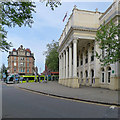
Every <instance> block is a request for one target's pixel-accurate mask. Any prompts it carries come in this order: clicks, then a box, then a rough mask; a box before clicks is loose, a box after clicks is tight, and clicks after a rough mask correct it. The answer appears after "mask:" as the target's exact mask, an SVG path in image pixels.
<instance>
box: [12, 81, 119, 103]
mask: <svg viewBox="0 0 120 120" xmlns="http://www.w3.org/2000/svg"><path fill="white" fill-rule="evenodd" d="M14 86H17V87H20V88H25V89H29V90H32V91H36V92H41V93H44V94H50V95H55V96H58V97H67V98H69V99H78V100H83V101H88V102H97V103H103V104H110V105H118V91H113V90H108V89H102V88H92V87H86V86H81V87H80V88H69V87H65V86H63V85H60V84H58V83H57V82H55V81H49V82H48V83H22V84H15V85H14ZM119 93H120V91H119ZM119 105H120V103H119Z"/></svg>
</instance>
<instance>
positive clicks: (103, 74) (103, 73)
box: [102, 68, 105, 83]
mask: <svg viewBox="0 0 120 120" xmlns="http://www.w3.org/2000/svg"><path fill="white" fill-rule="evenodd" d="M104 82H105V71H104V68H102V83H104Z"/></svg>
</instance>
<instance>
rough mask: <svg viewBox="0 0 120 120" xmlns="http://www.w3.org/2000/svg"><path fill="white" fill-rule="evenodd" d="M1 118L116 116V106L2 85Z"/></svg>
mask: <svg viewBox="0 0 120 120" xmlns="http://www.w3.org/2000/svg"><path fill="white" fill-rule="evenodd" d="M2 88H3V89H2V93H3V94H2V105H3V106H2V116H3V118H117V117H118V108H117V107H115V108H114V107H110V106H104V105H97V104H91V103H83V102H76V101H71V100H66V99H59V98H54V97H50V96H45V95H41V94H37V93H32V92H28V91H25V90H21V89H18V88H14V87H13V86H6V85H3V86H2Z"/></svg>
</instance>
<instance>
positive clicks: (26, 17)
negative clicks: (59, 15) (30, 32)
mask: <svg viewBox="0 0 120 120" xmlns="http://www.w3.org/2000/svg"><path fill="white" fill-rule="evenodd" d="M27 1H28V2H13V1H12V0H11V1H10V2H0V8H1V9H0V15H1V16H0V21H1V22H0V50H1V51H8V50H9V49H10V47H11V46H12V44H11V43H8V42H7V40H6V38H7V31H6V30H5V27H6V26H7V27H15V26H16V25H18V26H19V27H21V26H22V25H24V26H29V27H31V26H32V24H33V22H34V21H33V16H32V14H33V12H36V11H35V7H36V5H35V2H30V1H29V0H27ZM43 2H46V6H50V8H51V9H52V10H54V8H55V7H58V5H61V3H60V2H59V1H57V2H56V1H55V0H46V1H45V0H43Z"/></svg>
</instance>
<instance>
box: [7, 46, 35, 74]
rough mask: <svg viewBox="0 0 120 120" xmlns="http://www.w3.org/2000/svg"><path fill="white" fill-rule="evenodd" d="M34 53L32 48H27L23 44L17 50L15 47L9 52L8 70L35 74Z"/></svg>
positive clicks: (11, 72) (13, 72)
mask: <svg viewBox="0 0 120 120" xmlns="http://www.w3.org/2000/svg"><path fill="white" fill-rule="evenodd" d="M34 61H35V58H34V54H33V53H31V50H30V49H28V48H27V49H25V48H23V46H22V45H21V46H20V47H19V48H18V49H17V50H16V49H15V48H14V49H13V50H12V51H11V52H9V56H8V70H9V73H10V74H19V75H33V74H34Z"/></svg>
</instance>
